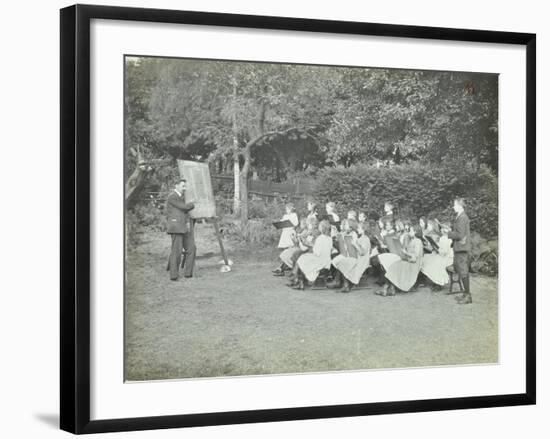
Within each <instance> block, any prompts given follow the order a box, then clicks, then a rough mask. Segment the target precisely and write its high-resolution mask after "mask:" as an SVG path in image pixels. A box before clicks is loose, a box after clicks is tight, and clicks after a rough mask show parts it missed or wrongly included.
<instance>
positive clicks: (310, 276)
mask: <svg viewBox="0 0 550 439" xmlns="http://www.w3.org/2000/svg"><path fill="white" fill-rule="evenodd" d="M319 232H320V234H319V236H317V238H316V239H315V243H314V244H313V249H312V252H311V253H305V254H303V255H301V256H300V257H299V258H298V260H297V261H296V265H297V266H298V275H297V277H298V282H297V285H295V286H293V288H295V289H299V290H303V289H304V288H305V286H306V283H307V282H308V281H309V282H315V279H317V276H318V275H319V272H320V271H321V270H322V269H325V268H327V269H328V268H330V265H331V260H330V254H331V251H332V238H331V237H330V223H329V222H328V221H321V222H320V223H319Z"/></svg>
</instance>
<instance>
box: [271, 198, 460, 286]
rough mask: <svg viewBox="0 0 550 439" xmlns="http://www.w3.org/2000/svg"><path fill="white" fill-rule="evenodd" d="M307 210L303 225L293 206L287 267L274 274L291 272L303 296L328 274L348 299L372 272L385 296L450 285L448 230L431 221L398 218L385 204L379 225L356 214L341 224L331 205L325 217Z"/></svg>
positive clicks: (284, 242) (283, 243)
mask: <svg viewBox="0 0 550 439" xmlns="http://www.w3.org/2000/svg"><path fill="white" fill-rule="evenodd" d="M307 209H308V213H307V216H306V217H305V218H303V219H302V220H301V221H299V220H298V215H297V214H296V212H295V209H294V205H293V204H292V203H289V204H287V205H286V214H285V215H284V216H283V218H282V220H288V221H290V223H286V224H288V225H289V226H288V227H285V228H283V229H282V232H281V238H280V240H279V248H281V249H283V250H282V252H281V254H280V256H279V258H280V260H281V266H280V267H279V268H277V269H276V270H274V272H273V273H274V275H275V276H285V272H288V271H290V283H288V284H287V285H288V286H290V287H292V288H294V289H299V290H303V289H305V288H306V286H307V285H308V284H309V283H314V282H315V280H316V279H317V277H318V276H319V273H320V272H321V271H322V270H328V271H329V272H330V277H331V278H332V281H331V282H328V283H327V287H328V288H334V289H336V290H339V291H341V292H343V293H347V292H349V291H350V290H351V289H352V288H353V287H354V286H356V285H358V284H359V282H360V280H361V277H362V276H363V275H364V274H365V272H366V270H367V268H369V267H372V271H373V272H374V274H375V275H376V276H377V277H378V280H377V282H378V284H379V285H380V286H382V288H381V289H380V290H378V291H376V294H379V295H381V296H392V295H394V294H395V292H396V291H401V292H407V291H411V290H413V289H414V288H416V286H417V285H418V283H419V280H421V279H424V280H425V281H426V280H427V281H429V283H430V284H431V286H432V289H433V290H440V289H441V287H442V286H443V285H445V284H446V283H447V282H448V273H447V270H446V269H447V267H448V266H449V265H452V263H453V250H452V248H451V243H452V241H451V239H449V238H448V236H447V233H448V232H449V231H450V226H449V225H448V224H441V223H439V222H438V221H437V220H426V219H425V218H420V219H419V220H418V223H415V224H413V223H411V221H409V220H404V219H397V218H394V214H393V206H392V204H391V203H386V204H385V206H384V215H383V216H382V217H381V218H380V219H379V220H378V221H376V220H368V219H367V217H366V215H365V214H364V213H362V212H360V213H359V214H358V215H357V212H355V211H353V210H351V211H349V212H348V214H347V217H346V218H345V219H343V220H341V221H340V218H339V216H338V214H337V213H336V212H335V204H334V203H333V202H329V203H327V204H326V205H325V212H326V213H323V214H321V213H319V212H318V211H317V208H316V204H315V203H314V202H313V201H309V202H308V204H307Z"/></svg>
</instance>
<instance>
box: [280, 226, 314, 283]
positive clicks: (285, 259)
mask: <svg viewBox="0 0 550 439" xmlns="http://www.w3.org/2000/svg"><path fill="white" fill-rule="evenodd" d="M307 233H308V229H307V220H306V219H305V218H302V219H301V220H300V226H299V227H298V230H297V232H296V234H295V235H293V236H292V242H293V245H292V247H288V248H285V249H284V250H283V251H282V252H281V254H280V255H279V259H280V260H281V266H280V267H279V268H277V269H276V270H274V271H273V276H284V275H285V271H287V270H290V269H292V267H293V266H294V262H295V261H296V259H295V258H294V256H295V255H296V253H300V252H301V250H300V242H299V239H300V237H303V238H305V237H306V236H307Z"/></svg>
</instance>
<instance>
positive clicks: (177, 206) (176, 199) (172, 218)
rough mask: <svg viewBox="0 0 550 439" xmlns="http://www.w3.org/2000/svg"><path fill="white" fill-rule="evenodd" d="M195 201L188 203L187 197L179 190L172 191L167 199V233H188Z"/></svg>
mask: <svg viewBox="0 0 550 439" xmlns="http://www.w3.org/2000/svg"><path fill="white" fill-rule="evenodd" d="M194 207H195V205H194V204H193V203H186V202H185V198H184V196H183V195H182V196H181V197H180V196H179V195H178V194H177V192H175V191H174V192H172V193H171V194H170V195H168V198H167V199H166V206H165V209H164V210H165V212H166V232H167V233H187V232H188V231H189V214H188V212H189V211H190V210H191V209H193V208H194Z"/></svg>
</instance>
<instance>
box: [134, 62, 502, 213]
mask: <svg viewBox="0 0 550 439" xmlns="http://www.w3.org/2000/svg"><path fill="white" fill-rule="evenodd" d="M125 96H126V99H125V105H126V152H127V163H128V166H129V169H128V170H127V175H129V174H130V173H132V171H134V170H135V169H136V168H137V167H138V162H139V158H138V156H142V157H143V156H144V157H146V158H150V159H162V160H173V159H176V158H187V159H193V160H201V161H210V162H212V163H213V164H215V165H216V166H217V167H218V168H219V169H220V170H222V171H225V172H227V171H229V170H231V171H233V170H234V171H235V176H236V177H235V178H238V179H239V180H240V184H239V185H236V187H240V186H242V189H243V193H242V195H241V194H239V195H238V197H237V198H238V199H243V201H244V202H245V203H246V200H247V192H246V188H247V186H246V182H247V179H248V177H249V175H251V173H252V172H253V171H256V172H258V174H261V175H265V176H270V177H271V178H274V179H284V178H287V177H288V176H289V175H292V174H293V173H297V172H298V173H299V172H304V171H306V170H308V168H309V170H310V171H311V170H312V169H315V170H316V169H322V168H324V167H329V168H331V167H343V168H350V169H351V168H353V167H354V166H358V165H361V164H364V165H374V164H378V165H380V164H383V165H392V166H393V165H400V164H403V163H413V164H414V163H420V164H422V165H423V166H424V167H423V168H422V169H423V170H425V171H426V172H427V173H428V174H427V176H426V177H425V178H426V179H428V180H429V179H430V178H431V177H430V172H432V171H433V172H436V173H437V172H438V169H440V168H441V167H442V166H443V167H445V168H446V169H447V168H448V166H447V165H448V164H450V163H453V164H454V165H455V167H456V168H457V169H471V170H472V172H479V171H480V170H481V169H485V170H487V172H490V173H492V174H493V175H496V174H497V172H498V78H497V76H496V75H494V74H482V73H464V72H438V71H418V70H396V69H382V68H359V67H332V66H312V65H291V64H275V63H253V62H232V61H213V60H199V59H161V58H127V61H126V94H125ZM338 169H340V168H338ZM399 169H401V168H397V167H396V168H395V172H398V170H399ZM411 172H412V171H411ZM483 172H486V171H483ZM418 177H419V178H420V175H418ZM395 184H396V186H395V190H396V191H399V190H401V186H400V184H401V183H399V182H398V181H395ZM436 199H438V198H437V196H436ZM244 217H246V212H245V215H244Z"/></svg>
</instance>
